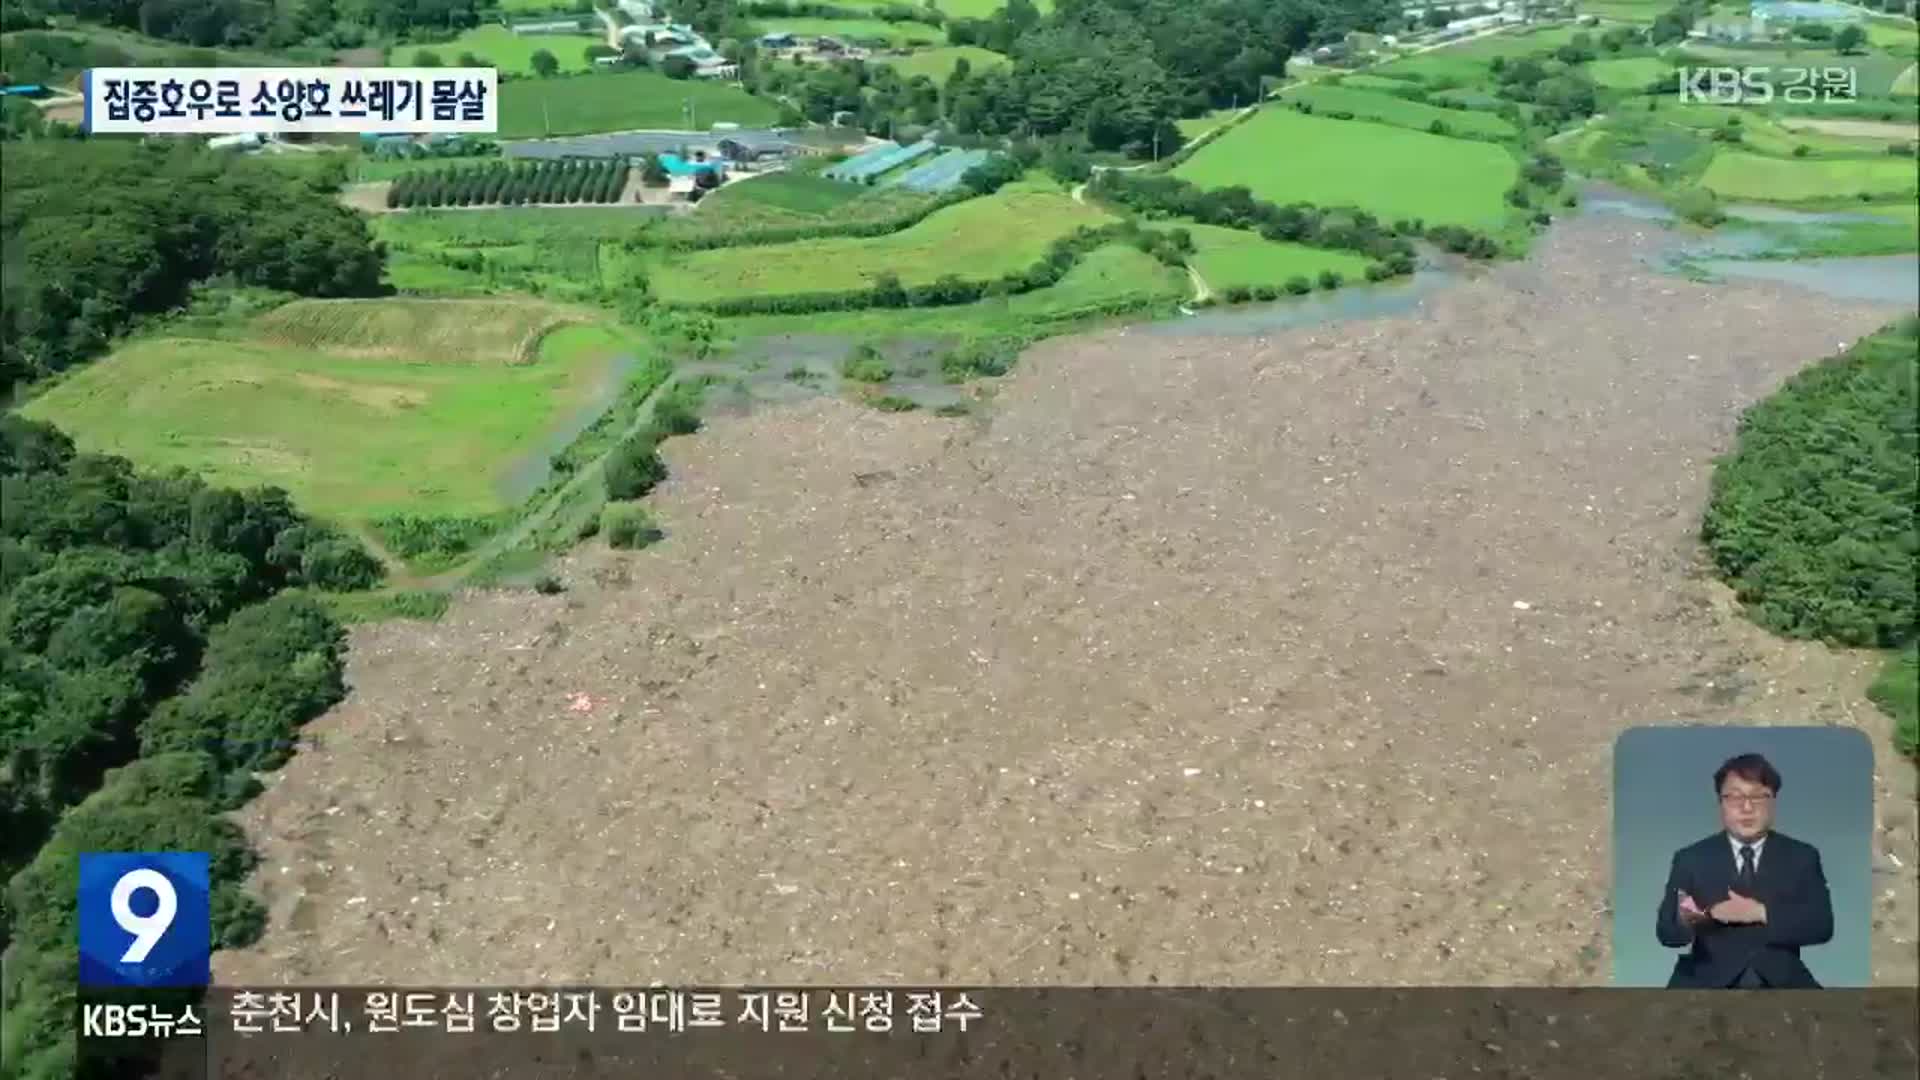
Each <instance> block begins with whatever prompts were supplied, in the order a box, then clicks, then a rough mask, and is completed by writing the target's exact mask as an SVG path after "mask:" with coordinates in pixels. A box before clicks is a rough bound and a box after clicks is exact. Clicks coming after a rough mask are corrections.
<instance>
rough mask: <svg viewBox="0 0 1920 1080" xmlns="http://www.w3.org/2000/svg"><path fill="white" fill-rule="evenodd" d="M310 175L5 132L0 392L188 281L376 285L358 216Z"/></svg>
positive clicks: (189, 148) (315, 287)
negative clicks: (14, 139)
mask: <svg viewBox="0 0 1920 1080" xmlns="http://www.w3.org/2000/svg"><path fill="white" fill-rule="evenodd" d="M319 183H321V181H317V180H314V179H310V178H307V177H303V176H300V175H295V174H292V173H290V172H289V171H288V170H284V169H276V168H275V167H274V166H273V165H272V164H271V163H268V162H260V161H250V160H244V159H242V160H236V159H233V158H230V157H224V156H221V155H218V154H215V153H212V152H209V151H207V150H206V149H204V148H203V147H201V146H199V145H197V144H196V143H191V142H175V141H160V140H154V141H151V142H147V143H136V142H132V141H130V140H105V139H101V140H54V139H48V140H34V141H30V142H24V143H8V144H7V151H6V168H5V169H4V170H0V244H3V245H4V248H3V250H4V256H3V257H4V271H5V272H4V274H3V275H0V396H3V395H5V394H6V393H7V392H8V391H10V390H11V389H12V388H13V387H14V386H15V385H16V384H18V383H21V382H24V381H27V380H31V379H35V378H38V377H41V376H44V375H47V374H50V373H53V372H56V371H59V370H61V369H63V368H65V367H68V366H70V365H71V364H73V363H75V362H76V361H79V360H83V359H86V358H88V357H90V356H92V355H94V354H96V353H98V352H100V351H101V350H103V349H104V348H106V347H107V345H108V344H109V343H110V342H111V341H112V340H113V339H114V338H115V337H116V336H117V335H120V334H122V333H125V332H126V331H127V330H129V329H131V328H132V327H133V326H134V325H135V324H136V322H137V321H138V320H140V319H141V318H143V317H146V316H151V315H155V314H158V313H161V312H164V311H167V310H170V309H172V308H176V307H178V306H179V305H180V304H182V303H183V302H184V301H185V300H186V299H187V297H188V295H189V293H190V290H191V289H192V287H193V286H194V284H195V283H196V282H201V281H207V280H218V281H223V282H227V283H231V284H236V285H252V286H259V287H263V288H269V289H277V290H283V291H286V292H293V293H298V294H301V295H304V296H365V295H372V294H375V293H377V292H379V291H380V289H381V287H382V286H381V271H382V262H383V256H382V252H381V250H380V247H379V246H378V245H377V244H376V243H375V242H374V240H373V235H372V233H371V232H370V230H369V229H368V227H367V223H366V219H365V218H363V217H361V216H360V215H359V214H356V213H355V212H353V211H352V210H349V209H347V208H346V207H343V206H340V205H339V204H337V203H336V202H335V201H334V200H333V199H332V198H330V197H328V195H327V193H326V192H324V191H320V190H316V187H315V185H316V184H319Z"/></svg>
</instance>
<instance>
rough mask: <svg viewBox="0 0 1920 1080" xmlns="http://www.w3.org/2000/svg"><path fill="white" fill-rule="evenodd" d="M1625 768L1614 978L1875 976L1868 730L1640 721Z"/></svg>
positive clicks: (1757, 984)
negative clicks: (1871, 947)
mask: <svg viewBox="0 0 1920 1080" xmlns="http://www.w3.org/2000/svg"><path fill="white" fill-rule="evenodd" d="M1613 778H1614V784H1613V865H1614V870H1613V978H1614V983H1615V984H1616V985H1619V986H1643V987H1644V986H1666V987H1671V988H1675V989H1756V990H1757V989H1773V990H1792V989H1819V988H1822V987H1864V986H1868V985H1870V983H1871V961H1870V959H1869V955H1870V954H1869V944H1870V941H1871V925H1872V923H1871V904H1872V881H1871V877H1872V845H1873V745H1872V743H1871V742H1870V741H1868V739H1867V737H1866V735H1865V734H1864V733H1862V732H1859V731H1856V730H1854V729H1851V728H1836V727H1707V726H1694V727H1641V728H1634V729H1632V730H1630V731H1628V732H1626V733H1625V734H1623V735H1622V736H1621V737H1620V739H1619V741H1618V742H1617V743H1616V744H1615V747H1614V773H1613Z"/></svg>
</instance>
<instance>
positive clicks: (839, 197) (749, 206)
mask: <svg viewBox="0 0 1920 1080" xmlns="http://www.w3.org/2000/svg"><path fill="white" fill-rule="evenodd" d="M930 201H932V196H929V195H922V194H919V193H918V192H912V191H902V190H900V189H899V188H881V189H878V190H876V189H873V188H866V187H859V186H856V185H853V184H842V183H839V182H837V181H833V180H823V179H821V178H819V177H817V176H809V175H805V174H799V173H791V172H781V173H772V174H769V175H767V176H756V177H753V178H751V179H748V180H740V181H735V182H733V183H731V184H728V185H727V186H725V187H723V188H721V189H720V190H719V191H716V192H714V193H713V194H712V195H709V196H707V197H706V198H704V199H702V200H700V205H699V208H698V209H696V210H695V211H694V212H693V213H691V214H686V215H680V216H675V217H672V218H668V219H667V220H665V221H662V222H660V223H659V225H658V226H656V228H657V229H658V230H659V231H660V232H661V233H662V234H663V235H664V236H666V237H668V238H670V239H675V240H679V239H689V240H690V239H695V238H700V237H706V236H711V235H713V234H716V233H722V234H729V235H732V234H738V233H742V232H747V231H751V230H755V229H773V228H795V227H803V226H809V225H822V224H828V223H832V224H848V223H852V222H862V221H896V220H898V219H900V218H903V217H906V216H907V215H909V214H911V213H913V212H914V211H916V210H919V209H921V208H923V207H925V206H926V205H927V203H928V202H930Z"/></svg>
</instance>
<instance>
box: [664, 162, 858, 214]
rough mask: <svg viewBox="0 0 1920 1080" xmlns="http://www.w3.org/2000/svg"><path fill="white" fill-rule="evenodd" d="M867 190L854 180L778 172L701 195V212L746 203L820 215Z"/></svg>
mask: <svg viewBox="0 0 1920 1080" xmlns="http://www.w3.org/2000/svg"><path fill="white" fill-rule="evenodd" d="M864 194H866V192H865V191H864V190H863V189H861V188H859V187H856V186H854V185H852V184H842V183H839V182H838V181H834V180H827V179H824V178H822V177H818V176H807V175H805V174H802V173H792V172H777V173H769V174H767V175H765V176H754V177H749V178H747V179H745V180H739V181H735V182H734V183H731V184H728V185H727V186H725V187H723V188H721V189H720V190H719V191H716V192H714V193H713V194H712V195H709V196H707V197H706V198H705V199H702V200H701V201H700V206H699V213H700V214H702V215H706V214H710V213H716V212H718V213H729V211H727V209H726V208H728V207H730V206H732V205H733V204H735V203H747V204H749V205H753V206H765V207H768V208H770V209H773V210H782V211H786V212H787V213H789V214H795V215H801V216H804V217H819V216H821V215H823V214H826V213H828V212H829V211H832V210H833V209H834V208H835V207H838V206H842V205H844V204H846V203H850V202H852V201H853V200H855V199H857V198H859V197H860V196H861V195H864Z"/></svg>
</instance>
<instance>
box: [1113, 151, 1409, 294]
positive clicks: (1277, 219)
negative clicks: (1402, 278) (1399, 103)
mask: <svg viewBox="0 0 1920 1080" xmlns="http://www.w3.org/2000/svg"><path fill="white" fill-rule="evenodd" d="M1088 190H1089V191H1090V192H1091V193H1093V194H1095V195H1097V196H1099V197H1100V198H1101V199H1103V200H1106V201H1108V202H1112V203H1116V204H1118V205H1120V206H1124V207H1127V208H1128V209H1130V210H1133V211H1135V212H1137V213H1140V214H1143V215H1146V216H1148V217H1163V218H1165V217H1179V218H1191V219H1192V220H1194V221H1197V222H1200V223H1201V224H1203V225H1222V226H1225V227H1227V228H1230V229H1248V230H1253V231H1257V232H1258V233H1260V235H1262V236H1264V237H1266V238H1267V239H1269V240H1284V241H1291V242H1293V243H1299V244H1310V245H1312V246H1315V247H1326V248H1341V249H1345V250H1349V251H1357V252H1359V253H1361V254H1363V255H1368V256H1371V257H1372V258H1375V259H1379V260H1382V261H1391V260H1393V259H1394V258H1395V256H1404V264H1405V266H1406V268H1407V270H1411V269H1412V267H1413V245H1412V243H1411V242H1410V241H1408V240H1407V239H1405V238H1404V237H1400V236H1396V235H1395V234H1394V230H1393V228H1391V227H1390V226H1387V225H1385V224H1383V223H1382V222H1381V221H1380V220H1379V219H1377V218H1375V217H1374V216H1373V215H1372V214H1369V213H1366V212H1365V211H1361V210H1340V211H1335V210H1326V209H1321V208H1319V207H1315V206H1310V205H1308V204H1306V203H1294V204H1291V205H1288V206H1281V205H1279V204H1277V203H1271V202H1267V201H1266V200H1264V199H1256V198H1254V196H1253V193H1252V192H1251V191H1249V190H1248V189H1247V188H1244V187H1240V186H1234V187H1226V188H1217V189H1213V190H1206V189H1202V188H1200V187H1198V186H1196V185H1194V184H1191V183H1189V182H1187V181H1185V180H1182V179H1180V178H1179V177H1176V176H1166V175H1156V176H1147V175H1133V174H1128V173H1122V172H1119V171H1117V170H1114V169H1107V170H1105V171H1103V172H1101V173H1099V174H1098V175H1096V176H1095V177H1094V178H1093V180H1092V182H1091V183H1090V184H1089V186H1088ZM1396 265H1397V264H1396Z"/></svg>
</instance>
